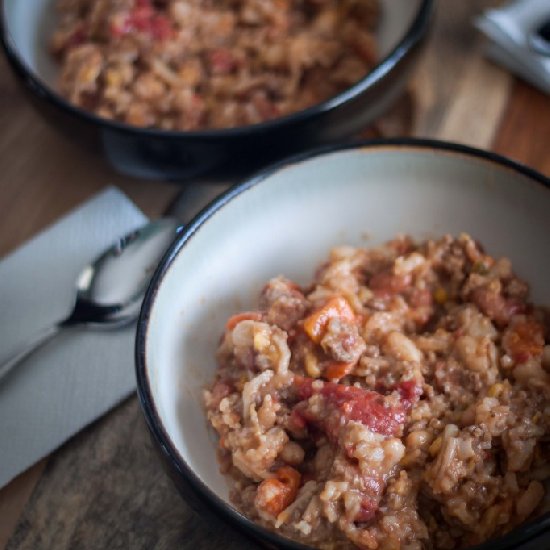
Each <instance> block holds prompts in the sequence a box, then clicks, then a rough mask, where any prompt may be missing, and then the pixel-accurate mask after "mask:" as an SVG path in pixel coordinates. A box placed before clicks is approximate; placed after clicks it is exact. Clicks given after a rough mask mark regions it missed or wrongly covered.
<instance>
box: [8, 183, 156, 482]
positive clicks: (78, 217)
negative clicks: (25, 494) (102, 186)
mask: <svg viewBox="0 0 550 550" xmlns="http://www.w3.org/2000/svg"><path fill="white" fill-rule="evenodd" d="M146 221H147V218H146V217H145V216H144V214H143V213H142V212H141V211H140V210H139V209H138V208H137V207H136V206H135V205H134V204H133V203H132V202H131V201H130V200H129V199H128V198H126V197H125V196H124V195H123V194H122V193H121V192H120V191H118V190H117V189H114V188H108V189H107V190H106V191H104V192H102V193H100V194H99V195H97V196H95V197H94V198H92V199H91V200H89V201H88V202H86V203H85V204H84V205H82V206H80V207H79V208H77V209H76V210H74V211H72V212H71V213H69V214H68V215H66V216H65V217H64V218H62V219H61V220H60V221H58V222H57V223H55V225H53V226H51V227H49V228H48V229H46V230H45V231H43V232H42V233H40V234H39V235H38V236H37V237H35V238H33V239H32V240H30V241H29V242H27V243H26V244H24V245H23V246H22V247H20V248H19V249H17V250H16V251H15V252H13V253H12V254H10V255H9V256H7V257H6V258H4V259H3V260H2V261H0V327H1V330H0V350H1V352H0V356H4V355H5V354H6V353H8V350H10V349H13V347H15V346H17V345H18V344H20V343H23V342H24V341H25V340H26V338H27V337H28V336H30V335H32V334H33V333H34V332H35V331H39V330H40V329H43V328H45V327H47V326H49V325H51V324H52V323H53V322H55V321H58V320H60V319H62V318H64V317H65V316H66V315H67V314H68V313H69V311H70V310H71V309H72V305H73V302H74V297H75V281H76V278H77V276H78V274H79V273H80V271H81V270H82V268H84V267H85V266H86V265H87V264H88V263H89V262H90V261H91V260H92V259H93V258H94V257H96V256H97V255H99V254H100V253H101V252H102V251H103V250H104V249H105V248H107V247H108V246H109V245H110V244H111V243H113V242H114V241H115V240H116V239H117V238H119V237H121V236H123V235H124V234H126V233H128V232H129V231H132V230H134V229H136V228H138V227H139V226H141V225H143V223H145V222H146ZM134 330H135V325H132V326H129V327H126V328H123V329H116V330H114V329H113V330H98V329H90V328H76V327H73V328H69V329H65V330H62V332H61V333H60V334H58V335H57V336H56V337H55V338H54V339H53V340H52V341H50V342H49V343H48V344H46V345H45V346H44V347H42V348H40V349H39V350H38V351H37V352H36V353H34V354H33V355H31V356H30V357H29V358H28V359H27V360H26V361H25V362H24V363H21V364H20V365H18V366H16V367H15V370H13V371H12V372H10V373H9V374H8V375H7V376H6V377H5V378H4V379H3V380H0V487H2V486H3V485H5V484H6V483H8V482H9V481H10V480H11V479H12V478H14V477H15V476H16V475H18V474H19V473H21V472H22V471H24V470H26V469H27V468H28V467H29V466H31V465H32V464H34V463H35V462H36V461H38V460H39V459H40V458H42V457H44V456H46V455H47V454H49V453H50V452H51V451H53V450H54V449H56V448H57V447H58V446H59V445H61V444H62V443H63V442H64V441H66V440H67V439H68V438H70V437H71V436H72V435H74V434H75V433H76V432H78V431H79V430H80V429H82V428H83V427H84V426H86V425H87V424H89V423H90V422H92V421H93V420H95V419H96V418H98V417H99V416H100V415H102V414H103V413H105V412H106V411H107V410H109V409H110V408H111V407H113V406H114V405H115V404H117V403H118V402H119V401H121V400H122V399H123V398H124V397H126V396H127V395H129V394H130V393H131V392H132V391H133V390H134V388H135V376H134V364H133V345H134Z"/></svg>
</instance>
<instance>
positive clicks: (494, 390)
mask: <svg viewBox="0 0 550 550" xmlns="http://www.w3.org/2000/svg"><path fill="white" fill-rule="evenodd" d="M502 390H504V385H503V384H501V383H500V382H497V383H496V384H493V385H492V386H491V387H490V388H489V391H488V392H487V395H488V396H489V397H498V396H499V395H500V394H501V393H502Z"/></svg>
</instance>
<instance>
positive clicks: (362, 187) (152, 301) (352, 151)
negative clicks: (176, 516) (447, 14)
mask: <svg viewBox="0 0 550 550" xmlns="http://www.w3.org/2000/svg"><path fill="white" fill-rule="evenodd" d="M297 183H299V184H300V187H299V189H298V190H297V188H296V185H297ZM549 206H550V180H549V179H548V178H547V177H545V176H543V175H541V174H538V173H536V172H534V171H533V170H530V169H529V168H526V167H524V166H521V165H518V164H517V163H514V162H513V161H510V160H507V159H505V158H502V157H499V156H497V155H494V154H492V153H488V152H485V151H480V150H477V149H472V148H469V147H466V146H462V145H455V144H449V143H443V142H437V141H428V140H425V141H423V140H414V139H409V140H389V141H385V142H378V143H369V144H357V145H350V144H346V145H344V146H329V147H326V148H324V149H323V150H321V151H315V152H312V153H306V154H302V155H299V156H296V157H293V158H291V159H290V160H287V161H284V162H282V163H280V164H277V165H275V166H272V167H270V168H267V169H264V170H263V171H261V172H260V173H259V174H258V175H256V176H255V177H253V178H251V179H248V180H246V181H244V182H243V183H240V184H238V185H236V186H234V187H233V188H232V189H230V190H229V191H227V192H226V193H225V194H223V195H221V196H220V197H218V198H216V199H215V200H214V201H213V202H212V203H210V205H209V206H207V207H206V208H205V209H203V210H202V211H201V212H200V213H199V214H198V215H197V216H196V217H195V218H194V220H192V221H191V222H190V223H189V224H187V225H186V227H185V228H184V230H183V231H182V232H181V233H180V234H179V235H178V237H177V238H176V240H175V242H174V243H173V244H172V246H171V247H170V249H169V250H168V252H167V254H166V255H165V257H164V259H163V260H162V262H161V264H160V266H159V268H158V269H157V272H156V273H155V275H154V277H153V279H152V282H151V284H150V286H149V290H148V292H147V295H146V296H145V300H144V303H143V306H142V310H141V316H140V320H139V323H138V329H137V336H136V375H137V387H138V396H139V398H140V401H141V406H142V409H143V412H144V415H145V418H146V421H147V424H148V426H149V429H150V431H151V434H152V437H153V441H154V444H155V447H156V449H157V451H159V453H160V455H161V457H162V459H163V464H164V466H165V467H166V469H167V471H168V472H169V474H170V475H171V477H172V478H173V480H174V481H175V484H176V485H177V487H178V488H179V490H180V491H181V493H182V495H183V496H184V498H185V499H186V501H187V502H188V503H189V504H190V505H191V506H192V507H194V508H195V509H196V510H197V511H199V513H200V514H201V515H204V514H208V513H211V512H214V513H215V514H217V516H219V518H220V519H222V520H224V521H226V522H228V523H229V524H231V525H233V526H234V527H236V528H238V529H240V530H242V531H244V532H246V533H247V534H248V535H251V536H253V537H255V538H256V539H259V540H261V541H262V542H264V543H268V544H273V545H274V546H275V547H277V548H288V549H298V548H304V547H303V546H302V545H299V544H297V543H295V542H292V541H289V540H288V539H286V538H282V537H281V536H280V535H277V534H275V533H272V532H270V531H267V530H266V529H263V528H262V527H260V526H258V525H257V524H255V523H253V522H252V521H250V520H249V519H247V518H245V517H244V516H243V515H242V514H240V513H239V512H238V511H237V510H236V509H235V508H234V507H233V506H232V505H231V504H230V501H229V498H228V490H227V485H226V483H225V481H224V478H223V477H222V476H221V474H220V472H219V466H218V463H217V461H216V444H217V443H216V441H215V440H214V439H213V438H212V437H211V434H210V432H209V430H208V429H207V421H206V418H205V412H204V409H203V406H202V400H201V395H202V389H203V388H204V387H205V386H206V385H207V384H209V383H211V381H212V379H213V377H214V372H215V368H216V364H215V350H216V348H217V345H218V343H219V337H220V334H222V333H223V327H224V325H225V320H226V319H227V318H228V317H229V316H230V315H231V314H234V313H235V312H236V311H242V310H247V309H250V310H251V309H254V308H255V306H256V305H257V294H258V292H259V289H260V288H261V287H262V286H263V283H264V282H265V281H266V280H268V279H269V278H270V277H272V276H274V275H276V274H284V275H286V276H288V277H290V278H291V279H293V280H296V281H297V282H300V283H304V284H305V283H307V282H308V281H310V280H311V276H312V273H313V272H314V269H315V267H316V266H317V265H319V263H320V262H321V261H322V260H323V259H324V258H326V254H327V252H328V250H329V248H331V247H333V246H335V245H338V244H351V245H364V244H365V242H364V235H365V233H366V234H368V236H369V237H368V238H369V243H371V244H372V245H374V244H376V242H381V241H385V240H387V239H390V238H392V237H393V236H395V235H396V234H397V233H409V234H411V235H413V236H414V237H416V238H422V239H424V238H426V237H428V236H437V235H442V234H444V233H446V232H449V233H452V234H458V233H460V232H462V231H467V232H468V233H470V234H472V235H475V236H476V238H479V239H480V241H481V242H482V243H483V244H484V245H485V246H487V249H488V251H489V252H490V253H492V254H495V255H497V256H507V257H509V258H510V259H511V260H512V262H513V265H514V267H515V269H516V271H517V272H518V273H520V274H521V275H522V276H523V277H525V279H526V280H527V281H528V282H529V283H530V285H531V290H532V295H533V298H534V300H535V301H536V303H540V304H549V303H550V286H549V285H548V276H549V274H550V257H549V256H548V254H546V253H545V251H546V249H547V242H548V234H549V233H550V217H549V216H548V208H549ZM388 213H390V214H391V215H390V214H388ZM362 236H363V237H362ZM526 243H528V246H526ZM547 548H550V513H546V514H545V515H543V516H541V517H539V518H537V519H536V520H534V521H533V522H531V523H529V524H525V525H522V526H520V527H518V528H516V529H514V530H513V531H512V532H510V533H507V534H506V535H504V536H502V537H500V538H496V539H494V540H491V541H489V542H487V543H485V544H482V545H480V546H478V547H476V550H511V549H515V550H520V549H521V550H536V549H540V550H542V549H547Z"/></svg>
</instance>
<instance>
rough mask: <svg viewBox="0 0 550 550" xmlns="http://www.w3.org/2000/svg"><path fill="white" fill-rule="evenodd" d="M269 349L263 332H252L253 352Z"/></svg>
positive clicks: (267, 339) (267, 340)
mask: <svg viewBox="0 0 550 550" xmlns="http://www.w3.org/2000/svg"><path fill="white" fill-rule="evenodd" d="M268 347H269V338H268V337H267V335H266V334H265V332H263V331H256V330H255V331H254V351H262V350H264V349H266V348H268Z"/></svg>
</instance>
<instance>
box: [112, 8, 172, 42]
mask: <svg viewBox="0 0 550 550" xmlns="http://www.w3.org/2000/svg"><path fill="white" fill-rule="evenodd" d="M134 31H137V32H142V33H145V34H148V35H150V36H151V37H152V38H154V39H156V40H165V39H166V38H169V37H170V36H171V35H172V34H173V32H174V28H173V27H172V24H171V23H170V20H169V19H168V18H167V17H166V16H165V15H163V14H161V13H159V12H158V11H157V10H155V8H154V7H153V5H152V4H151V1H150V0H136V3H135V6H134V8H133V9H132V10H131V11H130V13H129V14H128V16H127V17H126V19H125V20H124V21H123V23H122V24H121V25H120V26H113V27H111V33H112V34H113V35H114V36H115V37H120V36H123V35H125V34H128V33H131V32H134Z"/></svg>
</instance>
